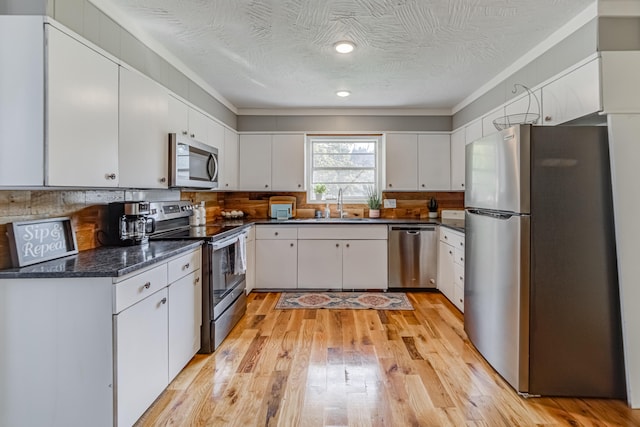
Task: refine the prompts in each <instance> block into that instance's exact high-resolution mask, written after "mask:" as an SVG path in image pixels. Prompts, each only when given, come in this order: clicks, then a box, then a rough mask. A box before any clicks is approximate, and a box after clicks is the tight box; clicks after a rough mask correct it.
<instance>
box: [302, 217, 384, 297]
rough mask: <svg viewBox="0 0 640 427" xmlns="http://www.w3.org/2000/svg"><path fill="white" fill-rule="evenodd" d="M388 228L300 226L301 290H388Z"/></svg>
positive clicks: (379, 226)
mask: <svg viewBox="0 0 640 427" xmlns="http://www.w3.org/2000/svg"><path fill="white" fill-rule="evenodd" d="M387 238H388V231H387V227H386V226H385V225H337V226H325V225H322V226H305V227H298V288H305V289H345V290H350V289H387V286H388V274H387Z"/></svg>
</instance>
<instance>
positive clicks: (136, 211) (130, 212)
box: [107, 201, 155, 246]
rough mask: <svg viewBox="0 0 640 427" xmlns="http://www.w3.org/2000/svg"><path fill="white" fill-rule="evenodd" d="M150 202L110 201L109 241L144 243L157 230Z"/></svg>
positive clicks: (123, 243) (108, 217)
mask: <svg viewBox="0 0 640 427" xmlns="http://www.w3.org/2000/svg"><path fill="white" fill-rule="evenodd" d="M150 213H151V212H150V204H149V202H143V201H132V202H113V203H109V207H108V215H107V229H108V230H107V236H108V240H109V241H108V243H109V244H112V245H120V246H132V245H144V244H147V243H148V242H149V234H150V233H153V232H154V231H155V220H154V219H153V218H151V217H150V216H149V215H150Z"/></svg>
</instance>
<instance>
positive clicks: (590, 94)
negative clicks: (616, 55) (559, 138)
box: [542, 59, 602, 126]
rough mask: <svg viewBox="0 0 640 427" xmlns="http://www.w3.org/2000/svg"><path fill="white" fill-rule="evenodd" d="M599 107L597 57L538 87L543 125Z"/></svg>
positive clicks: (598, 64) (575, 116)
mask: <svg viewBox="0 0 640 427" xmlns="http://www.w3.org/2000/svg"><path fill="white" fill-rule="evenodd" d="M601 110H602V106H601V99H600V61H599V60H598V59H594V60H593V61H591V62H588V63H586V64H585V65H583V66H581V67H580V68H577V69H575V70H573V71H572V72H570V73H569V74H566V75H564V76H562V77H560V78H559V79H557V80H555V81H553V82H551V83H549V84H548V85H546V86H544V87H543V88H542V116H543V118H544V119H543V121H542V124H544V125H550V126H554V125H558V124H561V123H565V122H568V121H571V120H574V119H577V118H579V117H582V116H586V115H587V114H591V113H595V112H597V111H601Z"/></svg>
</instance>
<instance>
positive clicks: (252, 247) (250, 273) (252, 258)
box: [245, 226, 256, 295]
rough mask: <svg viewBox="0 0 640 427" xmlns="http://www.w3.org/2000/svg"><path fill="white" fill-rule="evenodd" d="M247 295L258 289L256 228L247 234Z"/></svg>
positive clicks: (252, 228)
mask: <svg viewBox="0 0 640 427" xmlns="http://www.w3.org/2000/svg"><path fill="white" fill-rule="evenodd" d="M246 282H247V286H246V288H245V291H246V293H247V295H249V293H250V292H251V291H252V290H253V288H255V287H256V227H255V226H251V227H250V228H249V232H248V233H247V274H246Z"/></svg>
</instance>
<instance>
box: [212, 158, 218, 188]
mask: <svg viewBox="0 0 640 427" xmlns="http://www.w3.org/2000/svg"><path fill="white" fill-rule="evenodd" d="M211 159H212V160H213V162H212V163H213V173H212V175H213V177H212V178H211V181H215V180H216V179H217V178H218V158H217V157H216V156H214V155H213V154H211Z"/></svg>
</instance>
